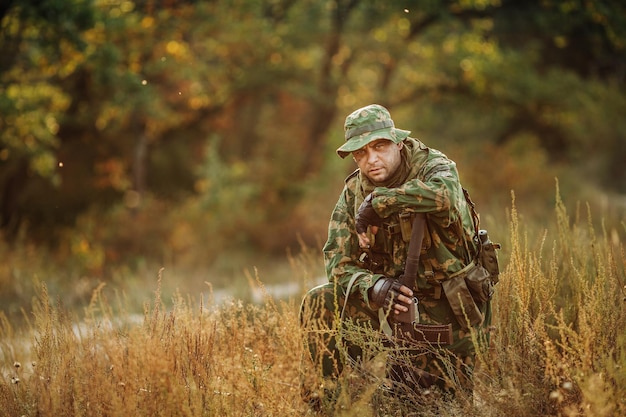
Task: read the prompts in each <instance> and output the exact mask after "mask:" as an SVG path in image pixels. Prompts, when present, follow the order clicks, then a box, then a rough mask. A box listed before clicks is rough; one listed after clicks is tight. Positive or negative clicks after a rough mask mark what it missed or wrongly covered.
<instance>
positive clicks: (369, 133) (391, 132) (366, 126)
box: [337, 104, 411, 158]
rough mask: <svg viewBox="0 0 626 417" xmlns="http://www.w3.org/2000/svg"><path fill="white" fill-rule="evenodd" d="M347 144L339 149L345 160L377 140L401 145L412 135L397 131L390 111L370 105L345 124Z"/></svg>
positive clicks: (352, 115) (338, 152) (350, 117)
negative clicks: (351, 153)
mask: <svg viewBox="0 0 626 417" xmlns="http://www.w3.org/2000/svg"><path fill="white" fill-rule="evenodd" d="M344 130H345V137H346V143H344V144H343V145H342V146H340V147H339V149H337V154H338V155H339V156H340V157H342V158H345V157H346V156H348V155H349V154H350V152H353V151H356V150H357V149H361V148H362V147H364V146H365V145H367V144H368V143H370V142H371V141H373V140H376V139H389V140H390V141H392V142H394V143H400V142H402V141H403V140H404V139H406V137H407V136H409V134H410V133H411V132H410V131H408V130H402V129H396V128H395V127H394V124H393V120H391V115H390V114H389V110H387V109H386V108H384V107H383V106H381V105H379V104H370V105H369V106H365V107H362V108H360V109H358V110H355V111H353V112H352V113H351V114H350V115H349V116H348V117H346V122H345V124H344Z"/></svg>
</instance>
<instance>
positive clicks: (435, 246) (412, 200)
mask: <svg viewBox="0 0 626 417" xmlns="http://www.w3.org/2000/svg"><path fill="white" fill-rule="evenodd" d="M405 145H406V146H407V148H408V151H409V161H410V166H411V168H410V172H409V175H408V179H407V180H406V181H405V182H404V183H403V184H402V185H400V186H399V187H397V188H385V187H375V188H373V193H374V194H373V197H374V198H373V200H372V205H373V207H374V209H375V210H376V212H377V213H378V214H379V215H380V217H382V218H383V219H384V223H383V226H382V227H380V228H379V230H378V232H377V233H376V235H375V236H371V237H373V239H371V240H373V242H374V243H373V245H372V247H371V249H370V250H369V252H368V253H367V256H365V255H363V250H361V248H359V242H358V237H357V234H356V227H355V215H356V211H357V209H358V207H359V205H360V204H361V202H362V201H363V198H364V197H365V195H367V193H368V191H366V190H368V188H367V187H366V186H365V184H366V183H367V179H365V178H363V177H362V176H361V174H360V172H359V170H358V169H357V170H356V171H355V172H353V173H352V174H351V175H350V176H349V177H348V178H347V179H346V181H345V186H344V188H343V191H342V192H341V195H340V196H339V200H338V201H337V204H336V205H335V208H334V210H333V212H332V215H331V220H330V223H329V230H328V240H327V241H326V244H325V245H324V248H323V252H324V261H325V266H326V274H327V276H328V278H329V280H330V282H335V283H336V284H338V285H340V286H342V287H343V288H344V291H345V290H346V289H347V286H348V283H349V282H350V280H351V278H352V276H353V275H354V274H359V276H358V278H357V279H356V281H355V283H354V285H353V286H352V288H351V292H356V291H359V292H360V294H361V296H362V297H363V299H364V300H365V301H366V302H367V303H368V305H369V298H368V290H369V288H371V287H372V286H373V285H374V283H375V282H376V280H378V279H379V278H381V277H382V276H388V277H399V276H400V275H401V274H402V273H403V272H404V264H405V259H406V257H407V249H408V239H406V238H405V239H403V238H402V233H400V226H399V225H400V215H401V214H404V215H407V214H408V215H410V213H414V212H423V213H426V214H427V216H426V218H427V220H426V233H425V236H424V241H423V244H422V253H421V256H420V266H419V277H418V278H417V280H416V281H417V282H416V288H417V289H418V291H419V290H425V291H428V290H429V289H430V288H432V285H433V284H434V281H436V280H441V279H445V278H446V277H449V276H450V274H453V273H455V272H457V271H459V270H461V269H462V268H463V267H465V266H466V265H467V264H468V263H469V262H471V261H472V260H473V259H474V256H475V244H474V243H473V237H474V235H475V225H474V222H473V221H472V214H471V211H470V207H469V204H468V203H467V201H466V199H465V196H464V193H463V188H462V186H461V184H460V182H459V176H458V172H457V170H456V164H455V163H454V162H453V161H452V160H450V159H448V158H447V157H446V156H445V155H444V154H443V153H441V152H439V151H437V150H435V149H431V148H428V147H426V146H425V145H424V144H423V143H421V142H420V141H418V140H417V139H413V138H407V139H406V140H405ZM369 189H370V190H371V189H372V188H371V186H370V188H369ZM411 223H412V220H411V221H410V222H409V223H408V224H411ZM405 236H406V235H405ZM408 236H409V237H410V230H409V232H408ZM427 271H428V272H432V273H433V274H434V280H433V279H431V278H428V279H427V277H431V275H430V274H428V275H427V274H426V273H425V272H427Z"/></svg>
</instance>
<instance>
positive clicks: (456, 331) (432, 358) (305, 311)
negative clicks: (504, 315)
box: [300, 283, 490, 393]
mask: <svg viewBox="0 0 626 417" xmlns="http://www.w3.org/2000/svg"><path fill="white" fill-rule="evenodd" d="M479 307H482V308H481V311H482V312H483V314H485V316H486V318H487V317H488V316H490V311H489V310H490V308H489V307H490V306H489V303H487V304H485V305H482V306H479ZM419 310H420V323H423V324H445V323H452V324H453V326H452V330H453V343H452V344H451V345H447V346H446V347H445V349H444V348H436V347H434V346H432V345H427V346H423V347H419V348H416V347H415V345H413V347H412V348H408V349H407V348H406V347H404V346H400V345H398V344H396V343H395V342H393V341H391V340H390V339H389V338H387V337H385V335H384V334H383V332H382V331H380V327H381V323H380V320H379V316H378V311H372V310H371V309H370V308H369V307H368V306H367V305H366V304H365V302H364V301H363V300H362V298H361V297H360V295H358V294H353V295H351V296H350V297H348V300H347V302H346V299H345V294H344V292H343V288H341V287H335V285H333V284H332V283H329V284H324V285H320V286H317V287H315V288H313V289H311V290H310V291H308V292H307V294H306V295H305V297H304V299H303V302H302V306H301V311H300V321H301V325H302V327H303V330H304V333H305V345H306V348H307V352H305V355H304V357H303V361H302V365H303V368H304V372H305V373H306V372H313V373H317V375H321V377H323V378H337V377H338V376H339V375H340V374H341V372H342V370H343V369H344V367H345V366H346V365H347V364H349V365H351V366H352V367H354V366H359V365H361V364H363V363H364V362H367V361H368V360H370V359H371V358H373V357H375V356H376V355H378V354H380V353H381V352H385V353H386V354H387V376H388V377H389V378H391V379H394V378H395V379H398V378H400V379H402V377H399V375H400V374H403V373H404V374H406V370H407V369H408V370H413V371H414V372H412V373H413V375H418V378H419V375H426V376H427V378H428V379H424V380H422V381H421V382H419V383H418V384H417V385H421V386H422V387H424V386H427V385H431V384H434V385H436V386H438V387H439V388H441V389H443V390H444V391H448V392H452V393H453V392H454V391H455V390H457V389H459V388H461V389H464V390H471V389H472V373H473V370H474V361H475V356H476V355H475V347H474V343H473V341H472V337H471V335H470V333H469V332H464V331H463V330H462V329H461V326H460V325H459V324H458V323H457V322H456V319H455V318H454V314H453V312H452V310H451V308H450V306H449V304H448V302H447V300H446V299H445V298H442V299H438V300H434V299H424V300H421V301H420V305H419ZM485 322H488V320H487V319H486V320H485ZM484 326H486V323H484V324H483V326H482V327H484ZM482 327H481V328H482ZM476 330H478V332H477V335H478V340H481V339H482V332H481V331H480V330H481V329H476ZM309 368H310V369H309ZM413 382H415V381H413ZM413 388H415V389H419V388H418V387H417V386H415V387H413Z"/></svg>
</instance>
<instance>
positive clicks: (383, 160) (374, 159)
mask: <svg viewBox="0 0 626 417" xmlns="http://www.w3.org/2000/svg"><path fill="white" fill-rule="evenodd" d="M400 149H402V143H393V142H392V141H390V140H389V139H376V140H373V141H372V142H370V143H368V144H367V145H365V146H364V147H362V148H361V149H357V150H356V151H354V152H352V157H353V158H354V161H355V162H356V164H357V165H358V166H359V169H360V170H361V173H363V174H364V175H365V176H366V177H368V178H369V179H370V180H371V181H374V182H377V183H381V182H385V181H386V180H387V179H388V178H389V177H391V175H393V173H394V172H396V170H397V169H398V167H399V166H400V160H401V158H400Z"/></svg>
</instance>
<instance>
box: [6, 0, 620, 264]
mask: <svg viewBox="0 0 626 417" xmlns="http://www.w3.org/2000/svg"><path fill="white" fill-rule="evenodd" d="M518 3H519V2H508V1H507V2H499V1H486V0H485V1H482V0H481V1H465V0H463V1H446V2H436V1H431V0H426V1H424V0H415V1H406V2H403V3H395V2H388V1H363V0H360V1H308V0H296V1H272V2H259V1H256V0H224V1H213V2H190V1H173V2H166V3H164V4H162V5H161V4H159V6H158V7H157V6H156V5H155V4H154V3H153V2H140V1H124V2H108V1H94V2H90V1H76V2H69V3H68V2H63V1H57V0H47V1H43V2H40V1H36V2H30V1H25V2H19V4H18V2H8V3H6V5H3V6H2V7H0V18H1V22H0V24H1V28H2V34H1V36H0V53H2V55H3V57H7V59H3V60H2V63H1V64H0V110H2V111H1V112H0V192H1V198H0V228H2V230H3V234H4V237H5V238H6V239H8V240H9V241H15V240H16V239H17V237H18V236H19V235H20V233H22V234H24V235H26V236H28V237H29V238H31V239H33V240H36V241H37V242H38V243H41V244H44V245H48V246H50V247H52V248H62V249H61V250H59V251H58V253H56V254H55V256H58V257H59V258H62V255H63V254H65V255H67V256H73V255H74V253H73V252H72V251H69V250H66V249H65V248H67V247H71V246H72V245H74V244H75V243H73V242H81V241H83V240H84V238H85V237H84V236H85V232H84V230H81V229H82V228H84V227H85V225H86V224H94V225H96V226H94V227H93V228H92V230H96V229H99V228H104V225H103V224H99V223H98V222H99V216H105V217H106V218H108V219H113V220H115V221H114V222H112V223H110V224H112V225H115V226H119V225H125V224H128V223H132V222H133V220H131V219H133V218H135V216H136V218H138V219H146V220H145V222H146V223H149V221H148V220H147V219H148V218H149V217H150V216H152V217H153V218H156V219H159V222H158V223H159V224H158V225H155V224H152V225H148V224H142V227H140V228H139V227H137V228H134V229H132V230H134V231H135V232H136V233H137V235H136V236H134V238H133V239H134V240H135V241H141V240H143V241H148V240H149V241H150V242H151V243H150V244H145V245H139V244H132V245H128V241H129V237H128V236H127V234H126V233H125V232H124V230H128V228H127V229H123V228H122V227H113V228H112V229H111V230H109V231H106V232H100V231H99V232H95V231H94V232H93V233H92V232H89V233H87V234H86V235H87V236H88V238H87V239H88V240H89V246H90V247H91V248H101V249H98V250H95V249H94V254H93V259H92V260H91V261H90V262H87V261H86V260H85V259H83V258H80V257H79V258H80V262H83V261H84V262H83V263H84V264H85V265H89V266H86V271H87V272H86V273H91V272H90V271H93V270H98V269H102V268H98V267H96V268H94V267H93V265H96V264H100V265H109V264H111V263H113V262H120V263H121V262H123V259H122V258H119V257H115V256H114V255H112V254H115V253H121V252H124V251H123V250H122V249H121V248H128V247H131V248H132V249H133V250H138V251H139V253H129V254H128V258H131V259H141V258H146V257H148V256H150V257H152V256H154V257H156V258H157V259H155V260H153V261H156V262H162V259H164V258H166V257H165V256H163V255H162V254H164V253H171V248H168V247H167V245H169V244H171V242H172V239H171V236H172V235H175V236H177V238H176V239H173V240H175V241H177V242H180V241H187V242H192V243H193V244H192V245H189V246H190V247H199V246H202V245H201V243H202V242H203V241H204V240H206V236H207V235H209V236H214V237H216V238H215V239H214V241H218V242H221V244H220V245H218V244H217V243H213V242H211V243H205V245H206V246H209V248H208V250H209V251H210V252H211V253H214V251H216V250H219V248H223V249H224V250H226V251H231V250H233V249H232V248H233V247H237V248H238V249H241V250H242V252H244V253H250V252H253V251H262V252H266V253H273V254H276V253H280V254H282V253H283V252H284V251H285V250H286V249H287V248H294V247H297V246H298V239H299V238H302V239H304V240H305V241H306V242H307V243H308V244H312V243H313V242H314V241H315V240H316V239H318V238H319V237H320V236H322V235H324V233H325V227H326V226H325V222H326V220H327V214H324V213H328V212H329V210H330V207H331V206H332V204H333V203H334V199H335V198H336V194H337V190H338V189H339V188H340V186H341V180H342V178H343V177H345V176H346V175H347V174H348V173H349V171H350V170H351V169H352V168H353V165H351V164H350V162H349V161H348V162H346V161H339V160H337V158H336V155H335V154H334V149H336V147H337V146H338V145H339V144H340V143H341V142H342V141H343V137H342V121H343V116H344V115H345V114H347V113H348V112H350V111H352V110H353V109H354V108H355V107H357V106H361V105H364V104H367V103H370V102H378V103H381V104H384V105H387V106H388V107H389V108H390V109H391V111H392V114H393V115H394V119H395V121H396V125H398V126H400V127H402V128H407V129H410V130H412V131H413V136H415V137H418V138H420V139H421V140H423V141H424V142H425V143H426V144H427V145H429V146H433V147H435V148H437V149H440V150H441V151H443V152H445V153H447V154H449V155H450V156H452V157H453V158H454V159H455V160H456V161H457V162H458V163H459V166H460V171H461V175H462V177H463V178H464V185H465V186H466V187H467V188H469V189H470V191H471V192H472V195H473V196H474V197H475V200H476V201H477V203H478V205H479V208H480V209H481V210H480V211H481V212H482V213H484V215H485V216H487V213H490V214H491V215H494V216H500V217H501V216H503V215H504V213H502V210H501V209H500V207H503V206H504V205H505V204H506V202H507V199H508V196H509V192H510V190H512V189H513V190H515V191H516V192H517V195H518V197H519V198H518V203H519V204H520V205H523V206H524V208H525V209H526V208H528V209H529V210H528V211H527V213H529V214H528V215H531V214H532V215H533V216H534V215H542V214H543V213H544V212H545V211H546V210H549V209H550V207H551V205H552V204H553V202H554V199H553V195H552V192H551V183H552V178H554V177H559V178H560V179H561V188H562V190H563V191H564V193H566V194H567V195H568V196H572V197H574V199H576V198H578V197H580V198H581V199H584V200H589V201H600V200H601V199H602V198H604V193H603V192H600V193H599V194H597V193H596V192H595V191H589V190H592V189H593V187H597V186H601V187H606V188H607V189H608V190H611V191H612V192H617V193H619V192H623V191H624V190H623V186H624V184H626V179H625V177H624V175H626V174H625V173H624V170H623V169H622V165H623V160H624V158H625V155H626V153H625V152H626V150H625V148H624V140H623V137H624V134H625V132H626V127H625V126H626V125H625V123H624V120H623V117H622V116H623V114H624V111H625V110H626V101H625V99H624V82H623V78H620V74H622V72H623V68H622V67H620V65H623V59H624V31H623V25H621V23H622V19H623V13H621V12H623V6H622V5H621V3H619V2H617V1H605V2H602V3H597V2H595V3H593V4H591V3H589V4H587V3H585V4H582V3H581V4H578V3H575V2H565V3H562V4H561V3H558V2H557V3H554V2H552V3H551V2H548V3H538V4H535V3H528V4H521V3H519V4H518ZM620 63H622V64H620ZM594 65H596V66H597V67H594ZM216 138H219V140H217V139H216ZM494 161H496V162H494ZM329 176H332V177H333V178H328V177H329ZM486 178H488V180H485V179H486ZM582 193H584V194H583V195H581V194H582ZM611 201H612V200H611ZM618 201H619V200H618ZM610 204H611V205H615V207H616V209H615V211H616V214H615V215H613V216H612V217H613V218H618V219H619V218H620V216H622V214H621V213H622V212H621V211H620V210H623V209H621V208H620V207H621V206H620V205H619V203H613V202H611V203H610ZM150 205H152V206H150ZM124 210H127V212H123V211H124ZM171 213H177V214H171ZM493 213H495V214H493ZM88 216H94V217H93V218H91V219H86V218H87V217H88ZM185 217H187V219H185ZM190 218H193V219H194V221H193V222H190V221H189V220H188V219H190ZM141 221H144V220H141ZM611 221H614V220H611ZM167 222H173V223H167ZM178 222H179V223H178ZM152 223H156V222H155V221H154V220H153V222H152ZM190 224H191V226H189V225H190ZM181 225H183V226H181ZM184 230H188V232H182V231H184ZM73 232H74V234H73ZM194 232H195V234H194ZM298 235H300V236H298ZM181 236H184V238H183V237H181ZM98 239H104V240H98ZM224 242H226V243H224ZM159 244H161V247H157V246H158V245H159ZM181 246H184V245H181ZM96 253H98V254H99V255H96ZM217 257H218V256H217V255H215V256H212V257H210V260H214V259H215V258H217ZM184 258H185V259H189V260H190V261H191V259H197V260H199V259H202V256H201V255H200V254H199V253H198V254H196V255H193V256H187V255H185V256H184ZM68 262H71V261H68ZM80 262H78V263H80ZM198 262H200V261H198ZM132 263H135V261H133V262H131V264H132ZM105 269H106V268H105Z"/></svg>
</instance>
